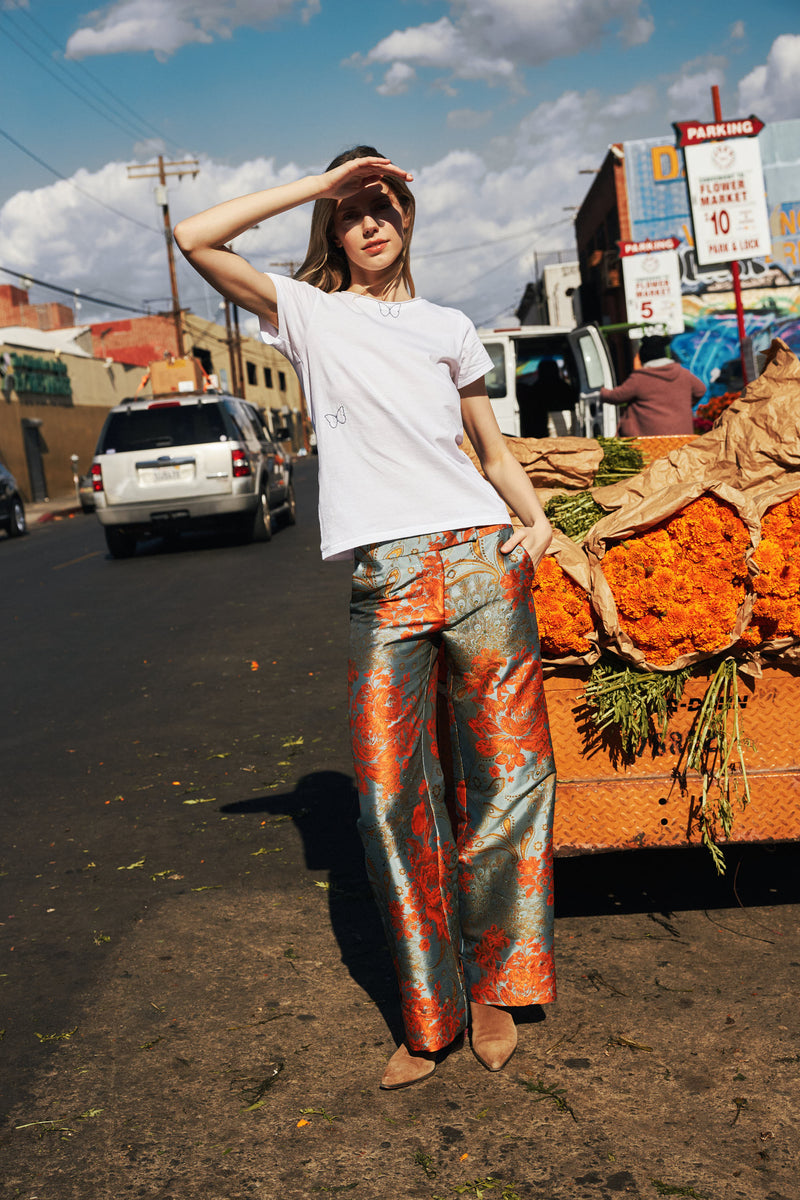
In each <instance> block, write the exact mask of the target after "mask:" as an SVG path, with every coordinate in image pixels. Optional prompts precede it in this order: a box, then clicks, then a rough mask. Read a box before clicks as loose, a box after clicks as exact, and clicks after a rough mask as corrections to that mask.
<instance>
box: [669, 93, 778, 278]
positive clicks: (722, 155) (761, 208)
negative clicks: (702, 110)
mask: <svg viewBox="0 0 800 1200" xmlns="http://www.w3.org/2000/svg"><path fill="white" fill-rule="evenodd" d="M675 128H676V130H677V132H678V145H679V146H680V147H682V149H683V154H684V161H685V163H686V180H687V183H688V185H689V202H690V206H691V213H692V225H693V227H694V240H695V251H696V253H697V261H698V263H699V264H700V266H702V267H710V266H715V265H717V264H719V263H728V262H735V261H737V260H738V259H740V258H763V257H765V256H767V255H769V254H771V253H772V234H771V231H770V227H769V213H768V211H767V198H766V191H765V188H764V172H763V170H762V167H761V151H760V149H759V145H758V138H757V135H758V134H759V133H760V132H761V130H762V129H763V128H764V125H763V122H762V121H760V120H759V119H758V117H754V116H751V117H747V118H746V119H744V120H738V121H718V122H711V123H708V124H702V123H700V122H699V121H677V122H676V123H675Z"/></svg>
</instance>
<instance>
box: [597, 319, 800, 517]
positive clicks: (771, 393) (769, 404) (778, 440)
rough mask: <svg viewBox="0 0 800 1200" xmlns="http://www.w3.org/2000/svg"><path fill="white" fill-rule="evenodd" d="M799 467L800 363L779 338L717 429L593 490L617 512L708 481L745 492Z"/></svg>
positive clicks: (773, 481)
mask: <svg viewBox="0 0 800 1200" xmlns="http://www.w3.org/2000/svg"><path fill="white" fill-rule="evenodd" d="M798 470H800V362H798V359H797V357H796V355H794V354H793V353H792V351H791V350H790V349H789V347H788V346H787V345H786V343H785V342H783V341H781V340H780V338H775V340H774V341H773V342H772V345H771V346H770V348H769V351H768V353H767V367H766V369H765V371H764V373H763V375H760V376H759V377H758V379H755V380H754V381H753V382H752V383H750V384H748V386H747V388H746V389H745V392H744V394H743V395H742V397H741V399H739V400H736V401H734V403H733V404H732V405H731V406H730V407H729V408H728V409H726V410H725V412H724V413H723V414H722V416H721V417H720V418H719V420H718V421H717V423H716V425H715V426H714V428H713V429H711V430H709V432H708V433H704V434H702V435H701V436H700V437H697V438H695V439H694V441H692V442H690V443H689V444H688V445H686V446H682V447H681V448H680V449H679V450H673V451H672V453H671V454H669V455H667V457H666V458H659V459H656V460H655V462H653V463H651V464H650V466H649V467H647V469H646V470H644V471H642V472H641V473H640V474H639V475H634V476H633V477H632V478H631V479H626V480H624V481H623V482H622V483H613V484H609V485H608V486H607V487H600V488H593V489H592V496H593V498H594V500H595V501H596V502H597V503H598V504H600V505H601V506H602V507H603V508H607V509H609V510H612V511H615V510H617V509H622V508H627V507H628V506H629V505H634V506H638V504H639V503H640V502H641V501H642V500H643V499H644V498H646V497H648V496H652V495H653V494H654V493H658V492H660V491H661V490H662V489H664V488H668V487H671V486H676V485H680V484H684V483H688V482H689V481H692V480H697V479H705V480H707V481H708V482H709V483H711V482H715V483H725V484H728V485H730V486H731V487H734V488H738V489H739V490H740V491H748V490H749V489H750V488H752V487H754V486H756V485H759V486H766V485H768V484H770V483H776V482H778V481H779V480H780V479H781V478H782V476H783V475H785V473H786V472H787V471H798Z"/></svg>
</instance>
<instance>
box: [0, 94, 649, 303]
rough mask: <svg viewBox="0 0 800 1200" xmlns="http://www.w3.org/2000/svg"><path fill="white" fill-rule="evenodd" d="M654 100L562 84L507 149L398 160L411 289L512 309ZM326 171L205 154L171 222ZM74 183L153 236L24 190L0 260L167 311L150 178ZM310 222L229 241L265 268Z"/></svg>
mask: <svg viewBox="0 0 800 1200" xmlns="http://www.w3.org/2000/svg"><path fill="white" fill-rule="evenodd" d="M648 102H649V92H648V91H647V89H641V88H634V89H632V90H631V91H630V92H628V93H625V94H621V95H612V96H603V95H601V94H600V93H598V92H594V91H593V92H588V93H579V92H576V91H569V92H565V93H564V94H563V95H561V96H559V97H558V98H557V99H556V100H553V101H551V102H548V103H544V104H540V105H538V106H536V107H535V108H533V109H532V110H530V111H529V112H528V113H527V114H526V116H525V117H524V118H523V119H522V120H521V121H520V122H519V123H518V124H517V125H516V126H514V125H511V124H510V123H509V124H508V126H507V129H506V132H505V134H504V141H503V143H502V146H500V143H499V141H498V140H495V142H494V143H492V144H491V146H490V148H489V149H487V153H486V155H482V154H478V153H475V152H471V151H467V150H460V151H457V152H455V151H454V152H451V153H449V154H447V155H445V156H444V157H441V158H439V159H437V160H435V161H432V162H427V163H424V162H423V163H422V165H420V163H419V162H407V163H404V164H403V165H404V166H407V167H408V168H409V170H412V171H413V172H414V176H415V183H414V184H413V188H414V191H415V194H416V196H417V203H418V219H417V225H416V232H415V235H414V252H413V255H412V265H413V270H414V277H415V280H416V283H417V287H418V290H419V293H420V294H421V295H424V296H428V297H429V298H430V299H432V300H436V301H438V302H440V303H444V304H452V305H455V306H456V307H459V308H463V309H464V310H465V311H466V312H467V313H468V314H469V315H470V316H471V317H472V318H473V319H474V320H476V321H484V322H489V321H490V320H492V319H493V317H494V315H495V314H496V313H499V312H501V311H503V310H509V309H513V308H514V307H515V306H516V304H517V303H518V302H519V299H520V297H521V295H522V292H523V290H524V288H525V284H526V283H527V282H528V281H529V280H530V279H531V278H532V277H533V273H534V257H533V256H534V252H536V253H538V254H540V255H541V254H542V253H543V252H545V251H548V250H554V249H558V250H567V251H568V252H569V251H571V252H572V253H574V233H573V228H572V217H573V215H574V209H575V208H576V207H577V206H578V205H579V204H580V202H581V200H582V199H583V197H584V195H585V194H586V191H587V188H588V186H589V185H588V183H587V179H586V177H585V176H581V175H579V173H578V171H579V168H581V167H583V168H586V167H592V166H599V165H600V161H601V160H602V158H603V156H604V154H605V148H606V146H607V145H608V143H609V142H610V141H612V140H618V139H619V138H621V137H622V136H624V133H625V129H624V125H625V118H626V114H632V116H631V117H630V118H629V119H635V118H636V116H637V115H638V113H639V112H640V111H641V109H642V106H643V105H644V104H646V103H648ZM483 115H484V114H480V113H476V114H471V113H470V110H466V112H464V111H463V110H462V111H461V116H460V120H462V121H463V122H464V124H468V123H469V122H470V121H471V120H473V119H475V120H477V119H479V118H482V117H483ZM486 115H487V116H491V114H486ZM147 157H148V156H143V159H144V161H146V160H147ZM320 167H321V164H320V163H309V162H302V163H292V162H289V163H286V164H279V163H276V161H275V160H274V159H264V158H256V159H253V160H252V161H249V162H245V163H242V164H241V165H239V166H236V167H231V166H226V165H223V164H220V163H218V162H216V161H214V160H212V159H209V158H206V157H201V158H200V172H199V174H198V176H197V178H196V179H194V180H192V179H190V178H188V177H186V178H184V179H183V181H182V182H180V183H177V182H171V183H170V191H169V199H170V210H171V216H172V220H173V222H177V221H178V220H180V219H181V217H184V216H187V215H189V214H191V213H193V212H198V211H200V210H201V209H203V208H207V207H208V206H210V205H212V204H215V203H217V202H218V201H220V200H223V199H228V198H230V197H231V196H236V195H244V194H246V193H248V192H254V191H257V190H259V189H260V188H265V187H271V186H274V185H276V184H279V183H285V182H289V181H291V180H294V179H297V178H299V177H301V176H302V175H305V174H308V173H314V172H317V171H319V170H320ZM74 182H76V183H78V184H79V185H80V187H82V188H83V189H84V190H85V191H86V192H89V193H91V194H92V195H95V196H97V197H98V198H99V199H101V200H103V201H104V202H105V203H107V204H110V205H111V206H113V207H114V208H116V209H119V210H121V211H122V212H125V213H129V214H130V215H131V216H133V217H134V218H136V220H138V221H140V222H143V223H144V224H145V225H146V226H148V228H149V229H151V230H152V232H151V233H149V232H147V230H145V229H141V228H139V227H137V226H135V225H131V224H130V223H129V222H127V221H125V220H124V219H122V218H120V217H119V216H116V215H115V214H113V213H110V212H108V211H106V210H105V209H102V208H99V207H98V206H97V205H95V204H93V203H92V202H91V201H89V200H88V199H87V198H86V197H85V196H83V195H81V193H79V192H77V191H76V190H75V188H73V187H71V186H70V184H69V183H67V182H59V183H55V184H53V185H52V186H49V187H44V188H40V189H37V190H36V191H29V192H20V193H18V194H17V195H16V196H14V197H12V199H10V200H9V201H8V202H7V203H6V204H5V206H4V207H3V208H2V209H0V262H2V263H3V264H4V265H5V266H7V267H11V268H12V269H19V270H20V272H21V273H25V272H28V273H30V274H31V275H34V276H36V277H37V278H39V279H46V280H48V281H50V282H53V283H57V284H60V285H62V286H64V287H67V288H70V289H72V288H75V287H79V288H81V290H82V291H83V292H84V293H87V294H90V295H105V294H108V295H109V296H110V297H111V298H115V299H120V300H123V301H125V302H130V303H132V304H140V303H141V302H142V300H143V299H145V298H148V299H153V298H155V297H161V298H162V303H161V307H167V304H168V301H167V300H166V297H168V296H169V280H168V274H167V262H166V255H165V252H164V241H163V234H162V232H161V230H160V211H159V209H158V208H157V207H156V205H155V202H154V196H153V186H152V185H153V183H154V180H147V181H146V182H145V181H137V182H132V181H130V180H129V179H128V176H127V171H126V168H125V165H124V164H123V163H109V164H107V165H106V166H105V167H103V168H102V169H101V170H100V171H96V172H94V173H91V174H90V173H88V172H85V171H84V172H80V173H78V174H76V175H75V176H74ZM309 218H310V209H309V207H308V206H304V207H303V208H300V209H295V210H293V211H291V212H288V213H285V214H283V215H282V216H280V217H276V218H275V219H273V220H271V221H269V222H266V223H265V224H264V226H263V227H261V228H259V229H254V230H251V231H250V232H248V233H246V234H244V235H243V236H242V237H241V238H240V239H239V240H238V242H237V245H236V248H237V249H238V250H239V251H240V253H242V254H243V255H245V256H246V257H247V258H248V259H249V260H250V261H251V262H252V263H253V264H254V265H255V266H256V267H257V268H258V269H259V270H267V269H268V268H269V266H270V264H271V263H275V262H288V261H299V260H300V259H302V257H303V255H304V252H305V248H306V245H307V240H308V227H309ZM178 268H179V274H178V279H179V287H180V294H181V299H182V301H183V302H184V303H185V304H188V305H191V307H192V308H193V309H194V311H196V312H198V313H199V314H200V315H201V316H204V317H206V318H207V319H214V318H216V315H217V313H216V305H217V303H218V299H217V297H216V295H215V294H214V293H213V292H212V290H211V289H210V288H209V287H208V286H207V285H206V284H204V283H203V281H202V280H201V279H200V278H199V276H197V275H196V274H195V273H194V272H193V271H192V270H191V268H189V266H188V264H185V263H184V261H183V260H182V259H181V258H180V256H178ZM44 295H46V294H45V293H38V294H37V296H36V299H39V298H43V297H44ZM115 315H117V316H122V315H124V314H122V313H116V314H115V313H114V310H108V311H107V312H104V311H103V310H102V309H100V308H97V307H95V306H91V305H90V304H89V303H88V302H87V301H84V305H83V310H82V312H81V319H82V320H100V319H102V318H103V317H105V316H110V317H113V316H115Z"/></svg>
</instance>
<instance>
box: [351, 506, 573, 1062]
mask: <svg viewBox="0 0 800 1200" xmlns="http://www.w3.org/2000/svg"><path fill="white" fill-rule="evenodd" d="M510 534H511V529H510V527H509V526H491V527H487V528H478V529H463V530H459V531H457V532H455V533H435V534H426V535H424V536H419V537H409V538H402V539H400V540H399V541H394V542H381V543H379V544H378V545H374V546H364V547H361V548H359V549H357V550H356V567H355V571H354V574H353V592H352V599H351V605H350V648H351V654H350V671H349V690H350V727H351V733H352V740H353V758H354V764H355V772H356V779H357V783H358V791H359V796H360V817H359V822H358V826H359V832H360V834H361V838H362V841H363V843H364V849H365V855H366V863H367V872H368V875H369V879H370V883H371V885H372V888H373V891H374V894H375V897H376V900H377V903H378V907H379V909H380V912H381V916H382V918H383V923H384V927H385V929H386V934H387V938H388V940H389V946H390V949H391V952H392V957H393V960H394V965H395V970H396V972H397V976H398V980H399V984H400V996H401V1004H402V1010H403V1020H404V1024H405V1029H406V1038H407V1043H408V1045H409V1047H410V1048H411V1049H412V1050H437V1049H440V1048H441V1047H443V1046H446V1045H448V1044H449V1043H450V1042H451V1041H452V1040H453V1039H454V1038H455V1037H456V1036H457V1034H458V1033H460V1032H461V1030H462V1029H464V1028H465V1026H466V1024H467V1012H468V1001H469V1000H474V1001H477V1002H479V1003H483V1004H502V1005H509V1006H511V1005H527V1004H535V1003H540V1004H541V1003H546V1002H548V1001H551V1000H553V999H554V998H555V975H554V968H553V893H552V881H553V855H552V821H553V802H554V795H555V768H554V764H553V752H552V746H551V742H550V730H549V726H548V722H547V711H546V707H545V699H544V689H543V683H542V668H541V662H540V659H539V642H538V634H537V629H536V615H535V612H534V607H533V599H532V595H531V589H532V583H533V568H532V564H531V560H530V559H529V557H528V555H527V553H526V552H525V550H524V549H523V548H522V547H517V548H516V549H515V550H514V551H512V553H511V554H510V555H504V554H502V553H501V552H500V546H501V545H502V544H503V543H504V542H505V541H506V540H507V538H508V537H509V536H510ZM440 674H441V676H442V678H443V679H444V680H446V682H445V683H444V685H443V686H441V687H440ZM437 695H438V700H439V704H438V708H439V716H440V719H439V738H438V739H437ZM443 712H444V716H445V718H446V719H445V720H444V721H442V713H443ZM442 729H444V735H443V734H442ZM448 732H449V736H448ZM443 763H444V764H445V766H446V768H447V770H446V771H445V770H443ZM446 777H448V778H447V783H446Z"/></svg>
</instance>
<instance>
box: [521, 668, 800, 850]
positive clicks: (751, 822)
mask: <svg viewBox="0 0 800 1200" xmlns="http://www.w3.org/2000/svg"><path fill="white" fill-rule="evenodd" d="M586 678H587V675H586V673H582V674H581V673H579V672H574V673H571V674H568V673H566V672H559V673H558V674H557V675H553V676H551V677H550V678H549V679H547V680H546V681H545V690H546V693H547V703H548V710H549V713H550V727H551V730H552V734H553V745H554V748H555V755H556V767H557V770H558V777H559V783H558V791H557V801H556V815H555V834H554V838H555V846H556V853H560V854H570V853H579V852H585V851H592V850H616V849H623V848H626V847H630V848H633V847H638V846H686V845H692V844H695V843H697V842H698V841H699V832H698V825H697V819H696V811H695V810H696V805H697V796H698V793H699V777H698V776H695V777H692V775H691V774H690V776H689V780H688V783H689V795H688V796H687V795H682V794H681V792H680V789H679V787H678V784H677V783H676V782H675V781H674V780H673V777H672V771H673V768H674V766H675V764H676V763H677V761H678V756H679V754H680V750H681V748H682V746H683V743H684V739H685V737H686V735H687V732H688V730H689V728H690V726H691V723H692V720H693V717H694V715H695V713H696V712H697V710H698V708H699V706H700V702H701V699H702V696H703V693H704V691H705V686H706V684H705V680H703V679H702V678H701V679H692V680H690V681H689V683H688V684H687V686H686V689H685V691H684V695H683V699H682V702H681V706H680V708H679V710H678V712H677V714H676V715H675V717H674V718H673V720H672V721H671V723H670V730H669V733H668V734H667V745H666V747H665V751H664V753H662V754H658V755H654V754H653V753H652V751H651V750H650V749H649V748H648V749H647V750H646V751H645V752H644V753H643V754H641V755H640V756H639V757H638V758H637V759H636V760H635V762H633V763H625V762H623V761H621V755H620V754H619V748H618V747H617V748H616V749H615V747H614V745H613V743H611V744H605V745H601V744H597V743H596V742H595V743H594V744H587V741H586V737H585V734H586V733H587V726H586V719H585V716H584V715H583V712H582V710H583V702H582V699H581V697H582V694H583V689H584V685H585V682H586ZM742 690H743V693H744V694H743V696H742V701H743V718H742V725H743V733H744V736H745V737H746V738H748V739H750V740H751V741H752V743H753V745H752V747H751V748H749V749H747V750H746V752H745V763H746V766H747V769H748V775H749V779H750V791H751V797H752V798H751V801H750V804H749V805H748V806H747V808H745V809H744V810H743V811H742V810H741V809H739V807H738V806H737V807H736V817H735V821H734V825H733V830H732V835H731V839H730V840H731V841H741V842H745V841H783V840H794V839H797V838H800V751H798V746H797V737H796V729H795V725H796V720H797V717H796V714H797V713H798V712H800V673H799V672H797V671H794V670H789V669H783V668H778V667H769V668H766V669H765V671H764V674H763V677H762V678H761V679H760V680H757V681H755V683H754V685H753V687H752V690H751V689H749V688H744V689H742ZM719 840H720V841H721V842H722V841H724V839H722V838H720V839H719Z"/></svg>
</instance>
